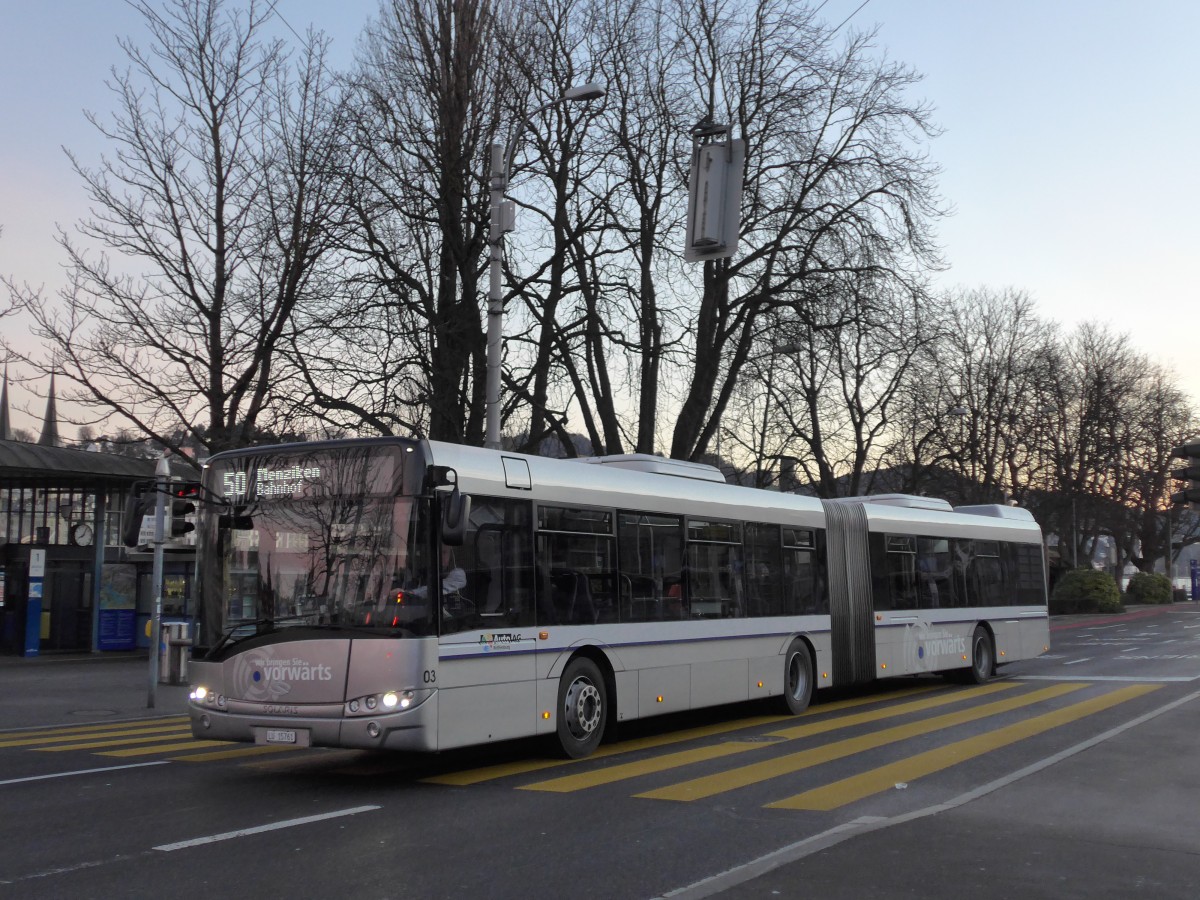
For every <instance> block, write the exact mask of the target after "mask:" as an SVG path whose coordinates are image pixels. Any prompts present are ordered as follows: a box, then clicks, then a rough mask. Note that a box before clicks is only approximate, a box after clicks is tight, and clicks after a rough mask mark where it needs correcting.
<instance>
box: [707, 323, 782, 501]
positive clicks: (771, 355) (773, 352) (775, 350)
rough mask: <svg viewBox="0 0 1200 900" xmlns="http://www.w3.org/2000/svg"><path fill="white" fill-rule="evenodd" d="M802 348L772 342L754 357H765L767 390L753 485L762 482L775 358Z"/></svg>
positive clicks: (760, 485)
mask: <svg viewBox="0 0 1200 900" xmlns="http://www.w3.org/2000/svg"><path fill="white" fill-rule="evenodd" d="M803 349H804V348H803V347H801V346H800V345H799V344H772V345H771V348H770V349H769V350H767V351H766V353H764V354H760V355H759V356H758V357H756V359H761V358H762V357H763V356H766V357H767V384H766V387H767V392H766V396H764V397H763V418H762V432H761V435H760V439H759V445H758V453H757V454H756V456H757V459H756V460H755V467H754V486H755V487H762V482H763V460H764V459H765V458H766V455H767V429H768V428H769V427H770V425H771V417H770V412H771V392H772V391H773V390H774V389H775V360H776V359H777V358H778V357H780V356H791V355H792V354H794V353H800V352H801V351H802V350H803ZM717 455H718V456H719V455H720V451H719V450H718V451H717ZM780 490H783V471H782V462H781V463H780Z"/></svg>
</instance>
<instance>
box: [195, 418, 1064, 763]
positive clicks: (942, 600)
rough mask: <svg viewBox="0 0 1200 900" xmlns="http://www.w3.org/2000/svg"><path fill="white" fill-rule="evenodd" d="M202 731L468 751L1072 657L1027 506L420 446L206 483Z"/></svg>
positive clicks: (221, 462)
mask: <svg viewBox="0 0 1200 900" xmlns="http://www.w3.org/2000/svg"><path fill="white" fill-rule="evenodd" d="M203 483H204V495H203V497H202V503H201V508H200V514H199V525H198V579H197V585H198V599H199V611H200V612H199V618H200V631H199V640H198V644H199V646H198V647H197V648H196V652H195V657H194V661H193V662H192V664H191V665H190V666H189V674H190V676H191V678H192V681H193V690H192V694H191V699H190V702H189V711H190V715H191V719H192V730H193V733H194V734H195V735H196V736H198V737H203V738H206V739H210V740H211V739H216V740H229V741H253V742H257V743H261V744H280V745H284V746H289V745H290V746H310V745H312V746H330V747H357V748H370V749H385V748H387V749H403V750H427V751H433V750H442V749H447V748H451V747H459V746H464V745H468V744H478V743H484V742H488V741H499V740H505V739H510V738H518V737H525V736H532V735H547V736H549V737H551V738H552V739H554V740H556V742H557V744H558V746H559V747H560V748H561V750H562V751H563V752H564V753H566V754H567V755H569V756H573V757H581V756H585V755H587V754H588V753H590V752H592V751H593V750H594V749H595V747H596V746H597V745H598V743H599V741H600V739H601V737H602V736H603V734H604V731H605V728H606V726H607V724H608V723H610V722H615V721H624V720H629V719H636V718H640V717H645V716H651V715H656V714H661V713H667V712H673V711H678V710H684V709H692V708H697V707H703V706H713V705H717V704H725V703H734V702H739V701H746V700H752V699H755V698H774V700H775V702H777V703H779V704H780V706H781V708H782V709H783V710H786V711H787V712H790V713H793V714H795V713H799V712H802V711H803V710H804V709H805V708H806V707H807V705H808V703H809V700H810V699H811V696H812V692H813V690H814V688H821V687H827V686H830V685H835V684H838V685H841V684H849V683H854V682H863V681H869V680H871V679H873V678H877V677H889V676H893V675H906V674H916V673H924V672H945V673H947V674H948V675H950V676H951V677H958V678H963V679H967V680H972V681H976V682H980V681H984V680H986V679H988V678H990V677H991V676H992V675H993V673H994V671H995V669H996V666H997V665H999V664H1003V663H1007V662H1012V661H1016V660H1020V659H1026V658H1029V657H1032V656H1036V655H1038V654H1040V653H1042V652H1043V651H1044V650H1046V649H1047V647H1048V641H1049V637H1048V634H1049V632H1048V618H1047V609H1046V586H1045V570H1044V565H1043V553H1042V542H1041V532H1040V530H1039V529H1038V526H1037V524H1036V522H1034V521H1033V518H1032V516H1030V515H1029V513H1028V512H1026V511H1025V510H1020V509H1013V508H1009V507H1003V506H982V507H972V508H969V509H959V510H953V509H951V508H950V506H949V505H948V504H946V503H945V502H944V501H937V500H929V499H927V498H915V497H906V496H901V495H891V496H884V497H864V498H851V499H846V500H836V501H822V500H818V499H815V498H811V497H801V496H796V495H790V494H780V493H774V492H769V491H761V490H755V489H751V488H743V487H737V486H733V485H728V484H725V483H724V479H723V478H722V477H721V475H720V473H719V472H717V470H716V469H713V468H711V467H708V466H702V465H698V464H694V463H686V462H680V461H675V460H666V459H661V458H657V457H648V456H636V455H635V456H617V457H601V458H595V459H586V460H562V459H548V458H543V457H531V456H523V455H520V454H515V453H506V452H502V451H496V450H483V449H479V448H473V447H465V446H459V445H450V444H441V443H437V442H430V441H417V440H406V439H400V438H379V439H366V440H352V441H351V440H347V441H326V442H314V443H306V444H291V445H283V446H276V447H263V448H257V449H252V450H238V451H230V452H227V453H222V454H219V455H217V456H214V457H213V458H212V459H211V460H210V461H209V462H208V464H207V465H206V466H205V470H204V482H203Z"/></svg>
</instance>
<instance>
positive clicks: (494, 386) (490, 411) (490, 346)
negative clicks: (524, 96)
mask: <svg viewBox="0 0 1200 900" xmlns="http://www.w3.org/2000/svg"><path fill="white" fill-rule="evenodd" d="M603 96H604V86H603V85H601V84H600V83H598V82H595V81H590V82H588V83H587V84H581V85H578V86H576V87H572V88H568V89H567V90H565V91H564V92H563V94H562V96H561V97H557V98H555V99H554V100H551V101H550V102H549V103H543V104H542V105H541V106H539V107H538V108H537V109H535V110H534V111H533V112H531V113H530V114H529V115H527V116H526V117H525V118H524V119H522V120H521V123H520V124H519V125H518V126H517V127H516V128H515V129H514V130H513V133H512V136H511V137H510V138H509V140H508V144H507V145H501V144H499V143H494V144H492V158H491V204H490V207H489V222H488V249H489V252H488V279H489V286H488V327H487V386H486V387H487V390H486V399H487V423H486V427H487V432H486V434H485V436H484V444H483V445H484V446H485V447H490V448H491V449H493V450H498V449H499V448H500V349H501V343H502V341H503V320H504V295H503V292H502V290H501V270H500V262H501V258H502V257H503V254H504V235H506V234H508V233H509V232H510V231H512V230H513V228H514V226H515V224H516V208H515V207H514V206H513V202H512V201H511V200H506V199H505V197H504V195H505V193H506V192H507V191H508V178H509V175H510V174H511V172H512V159H513V153H514V152H515V151H516V148H517V139H518V138H519V137H520V136H521V132H522V131H524V130H525V129H526V128H527V127H528V126H529V123H530V122H532V121H533V119H534V117H535V116H537V115H539V114H540V113H543V112H545V111H546V110H548V109H550V107H552V106H557V105H558V104H560V103H576V102H584V101H587V100H597V99H599V98H600V97H603Z"/></svg>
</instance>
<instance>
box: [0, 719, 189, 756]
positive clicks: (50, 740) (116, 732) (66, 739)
mask: <svg viewBox="0 0 1200 900" xmlns="http://www.w3.org/2000/svg"><path fill="white" fill-rule="evenodd" d="M187 730H188V727H187V723H186V720H184V722H176V723H174V724H170V725H156V726H154V727H153V728H119V729H110V730H108V731H92V732H87V733H77V732H71V733H70V734H63V733H62V732H56V733H55V734H54V735H53V736H49V737H30V738H21V739H20V740H14V741H0V747H36V748H38V749H41V747H40V745H43V744H69V743H70V742H71V741H89V740H97V739H100V738H110V737H124V736H130V737H133V736H136V735H140V734H168V733H169V734H177V733H180V732H186V731H187Z"/></svg>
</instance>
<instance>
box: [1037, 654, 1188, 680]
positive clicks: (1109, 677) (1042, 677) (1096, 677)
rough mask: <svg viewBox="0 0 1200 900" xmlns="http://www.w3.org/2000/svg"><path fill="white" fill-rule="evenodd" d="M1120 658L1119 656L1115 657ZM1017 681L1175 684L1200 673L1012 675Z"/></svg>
mask: <svg viewBox="0 0 1200 900" xmlns="http://www.w3.org/2000/svg"><path fill="white" fill-rule="evenodd" d="M1117 658H1118V659H1120V657H1117ZM1013 677H1014V678H1016V679H1017V681H1126V682H1130V683H1132V684H1175V683H1184V684H1186V683H1187V682H1190V681H1200V675H1163V676H1162V677H1155V676H1154V675H1014V676H1013Z"/></svg>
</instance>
